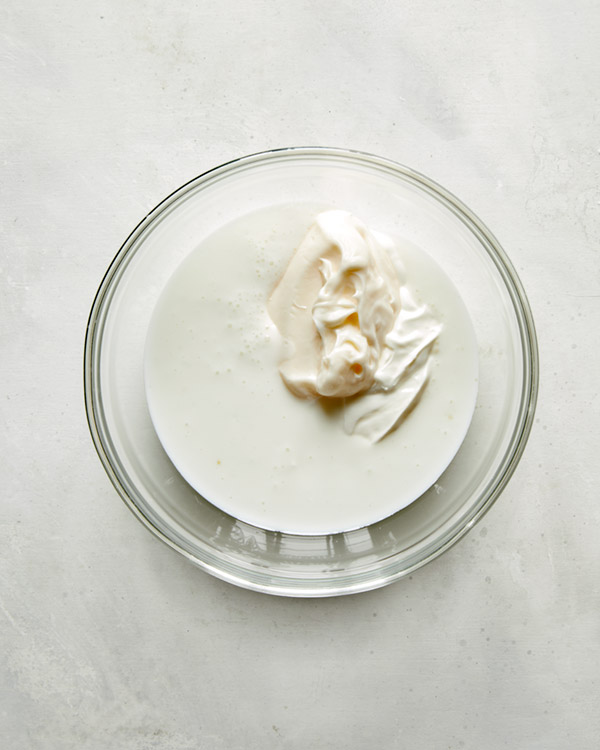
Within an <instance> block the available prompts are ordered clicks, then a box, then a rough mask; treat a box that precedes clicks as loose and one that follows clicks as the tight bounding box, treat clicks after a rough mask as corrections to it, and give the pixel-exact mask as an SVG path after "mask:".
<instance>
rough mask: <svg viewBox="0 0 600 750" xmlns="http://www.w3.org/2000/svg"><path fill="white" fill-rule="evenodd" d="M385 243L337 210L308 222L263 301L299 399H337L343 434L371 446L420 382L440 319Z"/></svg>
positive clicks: (406, 407)
mask: <svg viewBox="0 0 600 750" xmlns="http://www.w3.org/2000/svg"><path fill="white" fill-rule="evenodd" d="M404 277H405V273H404V269H403V268H402V265H401V262H400V260H399V258H398V255H397V252H396V249H395V247H394V243H393V242H392V241H391V239H390V238H389V237H387V236H386V235H384V234H380V233H378V232H374V231H371V230H369V229H368V228H367V227H366V226H365V225H364V224H363V223H362V222H361V221H360V220H359V219H357V218H356V217H355V216H353V215H352V214H350V213H348V212H347V211H339V210H335V211H326V212H324V213H321V214H319V215H318V216H317V217H316V220H315V223H314V224H313V225H312V227H311V228H310V230H309V231H308V233H307V234H306V236H305V238H304V240H303V241H302V243H301V244H300V246H299V247H298V249H297V251H296V253H295V254H294V255H293V257H292V259H291V261H290V263H289V265H288V267H287V269H286V271H285V273H284V274H283V276H282V278H281V279H280V281H279V283H278V284H277V286H276V287H275V289H274V290H273V293H272V295H271V297H270V299H269V303H268V312H269V315H270V316H271V319H272V320H273V322H274V323H275V325H276V326H277V328H278V329H279V332H280V333H281V335H282V337H283V338H284V339H285V342H286V345H287V348H288V350H289V351H290V354H289V356H287V357H286V358H284V360H283V361H282V362H281V363H280V366H279V372H280V374H281V377H282V378H283V381H284V383H285V384H286V386H287V387H288V388H289V390H290V391H291V392H292V393H293V394H294V395H296V396H298V397H300V398H307V399H316V398H320V397H326V398H334V399H345V403H344V426H345V429H346V431H347V432H348V433H353V434H358V435H362V436H363V437H365V438H367V439H368V440H369V441H370V442H372V443H373V442H377V441H378V440H381V439H382V438H383V437H385V435H387V434H388V433H389V432H391V431H392V430H394V429H395V428H396V427H397V426H398V425H399V424H400V422H401V421H402V418H403V416H404V415H405V414H407V413H408V412H409V411H410V410H411V409H412V408H413V407H414V406H415V405H416V403H417V401H418V399H419V397H420V395H421V393H422V391H423V389H424V388H425V387H426V385H427V380H428V377H429V371H430V358H431V354H432V348H433V345H434V343H435V341H436V339H437V337H438V335H439V333H440V331H441V324H440V322H439V321H438V320H437V319H436V318H435V317H434V315H433V314H432V312H431V311H430V310H429V308H428V307H427V306H426V305H419V304H417V303H416V302H415V299H414V295H413V294H412V292H411V291H410V289H409V288H408V286H407V284H406V280H405V278H404Z"/></svg>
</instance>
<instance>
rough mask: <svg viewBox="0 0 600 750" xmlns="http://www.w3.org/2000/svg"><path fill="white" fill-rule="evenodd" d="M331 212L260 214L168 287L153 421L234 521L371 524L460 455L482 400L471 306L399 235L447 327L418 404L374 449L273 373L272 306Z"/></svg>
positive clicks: (406, 258) (152, 331) (218, 236)
mask: <svg viewBox="0 0 600 750" xmlns="http://www.w3.org/2000/svg"><path fill="white" fill-rule="evenodd" d="M327 208H330V207H329V206H327V207H318V208H315V207H314V206H307V205H303V204H300V205H284V206H274V207H270V208H268V209H262V210H260V211H257V212H255V213H252V214H248V215H246V216H243V217H241V218H238V219H235V220H234V221H233V222H231V223H230V224H227V225H225V226H223V227H222V228H221V229H219V230H218V231H217V232H215V233H214V234H213V235H211V236H210V237H208V238H207V239H205V240H204V241H203V242H202V243H201V244H200V246H199V247H198V248H197V249H196V250H195V251H194V252H193V253H192V254H191V255H190V256H189V257H188V258H187V259H186V260H185V261H184V262H183V263H182V264H181V265H180V267H179V268H178V269H177V270H176V272H175V273H174V274H173V276H172V277H171V279H170V280H169V281H168V283H167V285H166V287H165V289H164V291H163V293H162V295H161V297H160V299H159V302H158V304H157V306H156V309H155V312H154V314H153V317H152V320H151V324H150V327H149V331H148V337H147V343H146V355H145V380H146V394H147V400H148V405H149V409H150V414H151V417H152V421H153V423H154V427H155V429H156V432H157V434H158V437H159V439H160V441H161V443H162V445H163V447H164V449H165V451H166V452H167V454H168V455H169V457H170V459H171V461H172V462H173V464H174V465H175V466H176V467H177V469H178V471H179V472H180V473H181V474H182V476H183V477H184V478H185V479H186V480H187V482H189V484H191V485H192V486H193V487H194V488H195V489H196V490H197V491H198V492H199V493H201V494H202V495H203V496H204V497H205V498H206V499H207V500H209V501H210V502H212V503H213V504H214V505H216V506H218V507H220V508H222V509H223V510H224V511H226V512H227V513H230V514H231V515H233V516H235V517H236V518H239V519H241V520H244V521H246V522H248V523H251V524H254V525H257V526H261V527H263V528H266V529H272V530H274V531H285V532H288V533H296V534H330V533H336V532H340V531H348V530H350V529H354V528H359V527H361V526H366V525H368V524H371V523H374V522H375V521H378V520H381V519H382V518H385V517H387V516H389V515H391V514H392V513H394V512H396V511H398V510H400V509H401V508H403V507H406V506H407V505H409V504H410V503H411V502H413V501H414V500H415V499H417V498H418V497H419V496H420V495H421V494H422V493H423V492H424V491H425V490H427V489H428V488H429V487H430V486H431V485H432V484H434V483H435V481H436V480H437V479H438V477H439V476H440V475H441V473H442V472H443V471H444V469H445V468H446V467H447V466H448V464H449V463H450V461H451V460H452V458H453V457H454V455H455V454H456V452H457V450H458V449H459V447H460V445H461V443H462V441H463V439H464V437H465V434H466V432H467V429H468V426H469V424H470V421H471V418H472V415H473V410H474V407H475V399H476V395H477V370H478V364H477V343H476V340H475V335H474V331H473V326H472V324H471V321H470V319H469V315H468V313H467V310H466V308H465V306H464V304H463V302H462V300H461V298H460V296H459V294H458V292H457V291H456V289H455V287H454V286H453V284H452V283H451V281H450V280H449V279H448V277H447V276H446V274H445V273H444V272H443V271H442V270H441V268H440V267H439V266H438V265H437V264H436V263H435V262H434V261H433V260H432V259H431V258H430V257H429V256H428V255H427V254H426V253H425V252H423V251H422V250H419V249H418V248H416V247H414V246H412V245H409V244H407V243H404V242H402V240H401V239H400V238H394V239H395V240H396V241H397V244H398V247H399V252H400V255H401V259H402V262H403V264H404V267H405V269H406V274H407V278H408V280H409V282H410V286H411V288H412V290H413V291H414V292H415V294H416V297H417V301H419V302H422V303H425V304H427V305H429V307H430V308H431V309H432V310H433V311H435V315H436V317H437V318H438V319H439V320H440V321H441V322H442V326H443V327H442V332H441V333H440V335H439V337H438V340H437V341H436V344H435V347H434V350H433V356H432V362H431V377H430V380H429V382H428V384H427V387H426V388H425V390H424V391H423V395H422V396H421V398H420V400H419V402H418V404H417V405H416V407H415V408H414V409H413V410H412V411H411V412H410V414H408V416H407V417H406V418H405V419H404V421H403V422H402V423H401V425H400V426H399V428H398V429H397V430H396V431H395V432H393V433H391V434H389V435H387V436H386V437H385V438H384V439H383V440H382V441H381V442H378V443H375V444H371V443H369V442H368V441H367V440H366V439H364V438H362V437H361V436H357V435H348V434H347V433H346V432H345V431H344V427H343V417H342V414H341V413H340V410H339V408H337V407H336V406H335V405H333V404H332V403H330V402H328V400H327V399H320V400H317V401H307V400H304V399H299V398H297V397H296V396H294V395H292V393H290V391H289V390H288V389H287V388H286V386H285V385H284V383H283V381H282V379H281V377H280V375H279V371H278V365H279V362H280V360H281V358H282V350H281V339H280V337H279V333H278V332H277V329H276V328H275V326H274V325H273V323H272V322H271V319H270V318H269V315H268V313H267V300H268V297H269V295H270V293H271V291H272V289H273V287H274V286H275V284H276V282H277V280H278V279H279V278H280V276H281V275H282V273H283V271H284V269H285V267H286V265H287V263H288V261H289V259H290V257H291V255H292V254H293V252H294V250H295V249H296V248H297V247H298V245H299V244H300V242H301V241H302V239H303V237H304V235H305V233H306V231H307V230H308V228H309V227H310V225H311V224H312V223H313V221H314V218H315V215H316V214H317V213H318V212H319V211H320V210H326V209H327ZM374 228H375V229H377V227H374Z"/></svg>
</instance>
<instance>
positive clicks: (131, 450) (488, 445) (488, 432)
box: [84, 148, 538, 597]
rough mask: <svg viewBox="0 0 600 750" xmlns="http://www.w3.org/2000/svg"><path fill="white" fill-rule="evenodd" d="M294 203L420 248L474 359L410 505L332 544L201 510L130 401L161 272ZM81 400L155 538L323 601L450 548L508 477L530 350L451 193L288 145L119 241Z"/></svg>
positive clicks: (165, 206)
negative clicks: (238, 224)
mask: <svg viewBox="0 0 600 750" xmlns="http://www.w3.org/2000/svg"><path fill="white" fill-rule="evenodd" d="M295 201H298V202H303V203H324V204H328V203H332V202H335V203H336V204H337V205H338V206H340V207H343V208H344V209H347V210H349V211H352V212H353V213H355V214H357V215H358V216H360V217H361V218H362V219H363V221H365V223H367V224H368V225H371V226H375V227H377V228H378V229H379V230H380V231H383V232H385V231H386V229H387V228H388V227H390V229H392V230H393V234H396V235H402V236H404V237H405V238H406V239H407V240H409V241H411V242H413V243H414V244H416V245H418V246H419V247H421V248H423V249H424V250H426V251H427V252H428V253H429V254H430V255H431V256H432V257H433V258H434V260H435V261H437V263H438V264H439V265H440V266H442V268H443V269H444V270H445V271H446V273H447V274H448V276H449V277H450V278H451V279H452V281H453V282H454V284H455V286H456V287H457V288H458V290H459V292H460V294H461V296H462V298H463V300H464V302H465V304H466V305H467V308H468V310H469V312H470V315H471V318H472V320H473V323H474V326H475V331H476V334H477V340H478V346H479V357H480V377H479V394H478V400H477V406H476V409H475V415H474V418H473V421H472V424H471V427H470V429H469V432H468V434H467V437H466V439H465V441H464V443H463V445H462V447H461V449H460V450H459V452H458V454H457V455H456V457H455V459H454V460H453V461H452V463H451V465H450V466H449V468H448V469H447V470H446V471H445V473H444V474H443V475H442V476H441V477H440V478H439V480H438V481H437V482H436V484H435V485H434V486H433V487H432V488H431V489H430V490H429V491H428V492H426V493H425V494H424V495H422V496H421V497H420V498H419V499H418V500H417V501H415V502H414V503H413V504H412V505H410V506H409V507H407V508H405V509H404V510H402V511H400V512H398V513H396V514H395V515H393V516H390V517H389V518H386V519H385V520H383V521H380V522H378V523H375V524H373V525H371V526H368V527H365V528H362V529H358V530H355V531H350V532H347V533H343V534H334V535H323V536H296V535H292V534H285V533H278V532H272V531H266V530H264V529H261V528H257V527H254V526H250V525H249V524H247V523H244V522H242V521H239V520H237V519H236V518H233V517H231V516H228V515H227V514H225V513H224V512H223V511H221V510H219V509H218V508H216V507H215V506H214V505H212V504H211V503H210V502H208V501H207V500H205V499H204V498H203V497H201V496H200V495H198V494H197V493H196V492H195V491H194V490H193V489H192V488H191V487H190V486H189V485H188V484H187V483H186V482H185V481H184V480H183V479H182V478H181V477H180V476H179V474H178V473H177V471H176V470H175V468H174V467H173V465H172V464H171V462H170V461H169V459H168V458H167V456H166V454H165V452H164V451H163V449H162V446H161V444H160V442H159V441H158V438H157V437H156V434H155V431H154V429H153V426H152V423H151V421H150V416H149V414H148V409H147V405H146V399H145V392H144V382H143V349H144V343H145V337H146V331H147V328H148V323H149V319H150V315H151V313H152V311H153V308H154V306H155V303H156V301H157V299H158V297H159V295H160V293H161V291H162V289H163V288H164V285H165V283H166V282H167V280H168V279H169V277H170V275H171V273H172V272H173V271H174V270H175V268H177V266H178V265H179V263H180V262H181V261H182V260H183V259H184V258H185V257H186V256H187V255H188V254H189V253H190V252H192V251H193V250H194V249H195V248H196V247H197V246H198V244H199V243H200V242H201V241H202V239H203V238H204V237H206V236H207V235H209V234H210V233H212V232H213V231H215V230H216V229H217V228H218V227H219V226H222V225H223V224H224V223H226V222H228V221H230V220H232V219H234V218H236V217H238V216H241V215H243V214H245V213H248V212H250V211H253V210H256V209H259V208H263V207H266V206H270V205H276V204H279V203H291V202H295ZM391 225H393V226H391ZM84 387H85V405H86V411H87V417H88V422H89V426H90V431H91V434H92V438H93V440H94V444H95V446H96V450H97V451H98V455H99V456H100V459H101V461H102V463H103V465H104V467H105V469H106V471H107V473H108V475H109V477H110V479H111V481H112V482H113V484H114V486H115V488H116V489H117V491H118V493H119V494H120V495H121V497H122V498H123V500H124V501H125V502H126V503H127V505H128V506H129V508H130V509H131V510H132V511H133V512H134V514H135V515H136V516H137V517H138V518H139V519H140V521H142V523H144V524H145V525H146V526H147V528H149V529H150V530H151V531H152V532H153V533H154V534H155V535H156V536H158V537H159V538H160V539H162V540H163V541H164V542H166V543H167V544H169V545H170V546H171V547H173V548H174V549H176V550H177V551H178V552H180V553H181V554H183V555H185V556H186V557H188V558H189V559H190V560H191V561H192V562H194V563H196V564H197V565H199V566H200V567H201V568H203V569H204V570H206V571H208V572H209V573H212V574H213V575H215V576H218V577H219V578H222V579H224V580H227V581H230V582H231V583H235V584H237V585H239V586H244V587H246V588H249V589H254V590H256V591H263V592H267V593H271V594H281V595H288V596H306V597H308V596H331V595H336V594H349V593H354V592H358V591H366V590H368V589H373V588H377V587H379V586H383V585H386V584H388V583H391V582H392V581H395V580H397V579H399V578H401V577H402V576H405V575H407V574H408V573H410V572H411V571H414V570H415V569H416V568H418V567H420V566H421V565H424V564H425V563H426V562H428V561H430V560H432V559H433V558H435V557H437V556H438V555H440V554H441V553H442V552H444V551H445V550H446V549H448V548H449V547H450V546H451V545H452V544H454V543H455V542H456V541H458V539H460V538H461V537H462V536H463V535H464V534H465V533H466V532H467V531H468V530H469V529H471V528H472V527H473V525H474V524H475V523H476V522H477V521H478V520H479V519H480V518H481V517H482V515H483V514H484V513H485V512H486V511H487V510H488V508H489V507H490V506H491V504H492V503H493V502H494V501H495V499H496V498H497V497H498V495H499V494H500V493H501V491H502V489H503V488H504V486H505V485H506V483H507V481H508V480H509V478H510V476H511V475H512V473H513V471H514V470H515V467H516V465H517V463H518V461H519V459H520V457H521V455H522V453H523V450H524V448H525V443H526V441H527V438H528V435H529V432H530V429H531V424H532V420H533V413H534V408H535V402H536V396H537V387H538V355H537V343H536V337H535V330H534V325H533V319H532V315H531V311H530V309H529V305H528V302H527V299H526V297H525V294H524V292H523V288H522V286H521V283H520V281H519V279H518V277H517V275H516V273H515V271H514V268H513V267H512V265H511V264H510V261H509V260H508V258H507V257H506V255H505V253H504V251H503V250H502V248H501V247H500V245H499V244H498V242H497V240H496V239H495V238H494V237H493V235H492V234H491V233H490V232H489V230H488V229H487V228H486V227H485V226H484V225H483V224H482V222H481V221H480V220H479V219H478V218H477V217H476V216H475V215H474V214H473V213H472V212H471V211H470V210H469V209H468V208H466V207H465V206H464V205H463V204H462V203H461V202H460V201H458V200H457V199H456V198H455V197H454V196H453V195H451V194H450V193H448V192H447V191H446V190H444V189H443V188H442V187H440V186H439V185H436V184H435V183H434V182H432V181H431V180H429V179H428V178H426V177H424V176H423V175H421V174H418V173H416V172H413V171H412V170H410V169H408V168H406V167H403V166H401V165H399V164H395V163H393V162H390V161H388V160H386V159H382V158H379V157H376V156H372V155H369V154H364V153H358V152H353V151H345V150H340V149H332V148H287V149H281V150H276V151H269V152H266V153H260V154H255V155H252V156H247V157H244V158H242V159H238V160H236V161H233V162H229V163H228V164H224V165H222V166H220V167H217V168H216V169H213V170H211V171H209V172H206V173H205V174H203V175H200V176H199V177H197V178H196V179H194V180H192V181H191V182H189V183H187V184H186V185H184V186H183V187H181V188H180V189H179V190H177V191H175V192H174V193H173V194H172V195H170V196H169V197H168V198H166V199H165V200H164V201H163V202H162V203H161V204H160V205H158V206H157V207H156V208H155V209H154V210H153V211H152V212H151V213H150V214H148V216H146V218H145V219H143V220H142V221H141V223H140V224H139V225H138V226H137V227H136V228H135V229H134V230H133V232H132V233H131V235H130V236H129V237H128V238H127V240H126V241H125V243H124V245H123V246H122V247H121V249H120V250H119V252H118V253H117V255H116V257H115V259H114V260H113V262H112V263H111V265H110V267H109V269H108V271H107V273H106V275H105V277H104V279H103V281H102V283H101V285H100V288H99V290H98V293H97V295H96V298H95V299H94V302H93V306H92V310H91V313H90V318H89V321H88V327H87V334H86V341H85V355H84ZM207 430H210V425H207ZM399 481H401V478H399Z"/></svg>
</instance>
